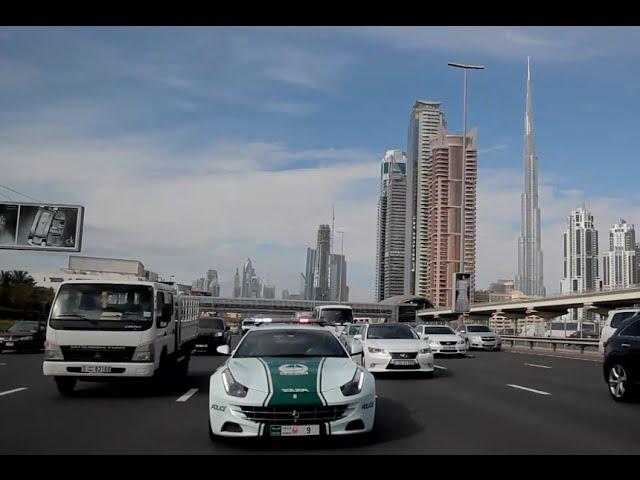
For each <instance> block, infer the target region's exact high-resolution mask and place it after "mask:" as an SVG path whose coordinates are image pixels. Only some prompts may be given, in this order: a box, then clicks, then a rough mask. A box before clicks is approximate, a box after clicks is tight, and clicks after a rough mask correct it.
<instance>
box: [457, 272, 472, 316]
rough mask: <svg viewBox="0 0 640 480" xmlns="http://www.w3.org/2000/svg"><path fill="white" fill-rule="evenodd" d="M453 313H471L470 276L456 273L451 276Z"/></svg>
mask: <svg viewBox="0 0 640 480" xmlns="http://www.w3.org/2000/svg"><path fill="white" fill-rule="evenodd" d="M452 310H453V313H469V312H470V311H471V274H470V273H460V272H456V273H454V274H453V309H452Z"/></svg>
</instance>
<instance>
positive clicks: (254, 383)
mask: <svg viewBox="0 0 640 480" xmlns="http://www.w3.org/2000/svg"><path fill="white" fill-rule="evenodd" d="M227 366H228V367H229V369H230V370H231V374H232V375H233V377H234V378H235V379H236V380H237V381H238V382H239V383H241V384H242V385H244V386H246V387H247V388H249V389H254V390H258V391H260V392H270V393H274V394H278V393H299V394H304V393H317V392H326V391H328V390H332V389H335V388H340V387H341V386H342V385H344V384H345V383H347V382H349V381H350V380H351V379H352V378H353V376H354V375H355V372H356V369H357V368H358V367H357V366H356V364H355V363H354V362H353V360H351V358H349V357H302V358H301V357H252V358H232V359H230V360H229V362H228V364H227Z"/></svg>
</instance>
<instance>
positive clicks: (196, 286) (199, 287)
mask: <svg viewBox="0 0 640 480" xmlns="http://www.w3.org/2000/svg"><path fill="white" fill-rule="evenodd" d="M191 290H193V291H194V292H200V293H203V292H207V291H208V290H207V279H206V278H204V277H200V278H198V279H196V280H194V281H193V282H192V283H191Z"/></svg>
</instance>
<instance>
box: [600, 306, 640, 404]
mask: <svg viewBox="0 0 640 480" xmlns="http://www.w3.org/2000/svg"><path fill="white" fill-rule="evenodd" d="M604 348H605V350H604V363H603V374H604V381H605V382H606V383H607V386H608V387H609V393H610V394H611V397H612V398H613V399H614V400H615V401H617V402H624V401H628V400H630V399H632V398H633V397H634V396H635V394H636V393H637V392H638V391H639V388H638V385H639V384H640V315H638V314H636V315H634V316H632V317H631V318H629V319H627V320H625V321H624V323H623V324H622V325H621V326H620V327H618V329H617V330H616V331H615V332H614V334H613V335H612V336H611V337H609V339H608V340H606V341H605V342H604Z"/></svg>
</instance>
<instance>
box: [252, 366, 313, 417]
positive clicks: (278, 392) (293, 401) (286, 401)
mask: <svg viewBox="0 0 640 480" xmlns="http://www.w3.org/2000/svg"><path fill="white" fill-rule="evenodd" d="M261 360H262V361H264V362H265V363H266V365H267V368H268V369H269V376H270V384H271V398H270V399H269V403H268V405H269V406H274V405H302V404H304V405H323V402H322V399H321V398H320V395H319V393H318V384H319V379H318V375H320V370H321V368H320V367H321V363H323V362H322V360H320V359H313V360H311V359H306V358H305V359H301V358H286V357H285V358H280V357H278V358H274V357H262V358H261Z"/></svg>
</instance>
